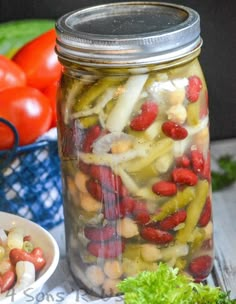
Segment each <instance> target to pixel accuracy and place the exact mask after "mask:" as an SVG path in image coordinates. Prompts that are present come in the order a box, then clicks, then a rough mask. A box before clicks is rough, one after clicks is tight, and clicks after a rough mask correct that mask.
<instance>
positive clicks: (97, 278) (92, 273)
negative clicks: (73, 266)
mask: <svg viewBox="0 0 236 304" xmlns="http://www.w3.org/2000/svg"><path fill="white" fill-rule="evenodd" d="M85 274H86V277H87V278H88V280H89V281H90V283H91V284H92V285H93V286H100V285H102V284H103V282H104V280H105V275H104V272H103V271H102V269H101V268H100V267H99V266H96V265H92V266H89V267H88V268H87V269H86V272H85Z"/></svg>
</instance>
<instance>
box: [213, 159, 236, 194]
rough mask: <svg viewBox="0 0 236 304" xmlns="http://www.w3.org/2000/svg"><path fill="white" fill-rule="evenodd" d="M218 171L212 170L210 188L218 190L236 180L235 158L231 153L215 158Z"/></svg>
mask: <svg viewBox="0 0 236 304" xmlns="http://www.w3.org/2000/svg"><path fill="white" fill-rule="evenodd" d="M217 164H218V166H219V168H220V171H219V172H216V171H212V172H211V176H212V190H213V191H218V190H221V189H223V188H225V187H228V186H230V185H232V184H233V183H234V182H235V181H236V160H234V159H233V156H231V155H224V156H222V157H220V158H219V159H218V160H217Z"/></svg>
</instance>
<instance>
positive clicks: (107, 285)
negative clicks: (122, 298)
mask: <svg viewBox="0 0 236 304" xmlns="http://www.w3.org/2000/svg"><path fill="white" fill-rule="evenodd" d="M119 282H120V280H112V279H105V281H104V283H103V290H104V293H105V295H107V296H114V295H116V294H118V293H119V290H118V288H117V285H118V283H119Z"/></svg>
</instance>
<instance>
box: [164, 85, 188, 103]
mask: <svg viewBox="0 0 236 304" xmlns="http://www.w3.org/2000/svg"><path fill="white" fill-rule="evenodd" d="M168 97H169V103H170V104H171V105H180V104H182V103H183V102H184V99H185V88H184V87H182V88H176V89H175V90H174V91H170V92H169V96H168Z"/></svg>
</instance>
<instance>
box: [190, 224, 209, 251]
mask: <svg viewBox="0 0 236 304" xmlns="http://www.w3.org/2000/svg"><path fill="white" fill-rule="evenodd" d="M205 235H206V233H205V230H204V229H203V228H199V227H196V228H195V229H194V230H193V232H192V234H191V245H190V251H191V252H192V253H194V252H196V251H197V250H198V249H199V248H200V247H201V246H202V244H203V241H204V240H205Z"/></svg>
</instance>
